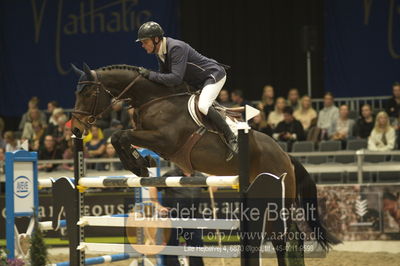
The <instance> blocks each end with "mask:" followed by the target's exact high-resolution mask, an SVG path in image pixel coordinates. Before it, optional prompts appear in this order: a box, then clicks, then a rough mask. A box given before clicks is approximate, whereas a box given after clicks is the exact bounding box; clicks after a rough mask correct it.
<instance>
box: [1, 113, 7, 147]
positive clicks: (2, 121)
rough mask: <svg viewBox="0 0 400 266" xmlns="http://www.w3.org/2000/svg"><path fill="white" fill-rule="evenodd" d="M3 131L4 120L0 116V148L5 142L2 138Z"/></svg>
mask: <svg viewBox="0 0 400 266" xmlns="http://www.w3.org/2000/svg"><path fill="white" fill-rule="evenodd" d="M3 131H4V120H3V118H1V117H0V148H4V147H5V146H6V143H5V142H4V139H3Z"/></svg>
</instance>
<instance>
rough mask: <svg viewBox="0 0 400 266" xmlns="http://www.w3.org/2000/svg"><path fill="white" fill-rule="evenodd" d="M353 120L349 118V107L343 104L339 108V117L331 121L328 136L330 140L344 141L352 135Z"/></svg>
mask: <svg viewBox="0 0 400 266" xmlns="http://www.w3.org/2000/svg"><path fill="white" fill-rule="evenodd" d="M354 123H355V122H354V120H353V119H349V107H348V106H347V105H346V104H343V105H342V106H340V108H339V117H338V118H337V119H336V120H334V121H333V122H332V125H331V127H330V128H329V129H328V136H329V138H330V139H332V140H342V141H345V140H347V139H348V138H349V137H351V136H353V127H354Z"/></svg>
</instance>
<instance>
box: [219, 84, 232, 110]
mask: <svg viewBox="0 0 400 266" xmlns="http://www.w3.org/2000/svg"><path fill="white" fill-rule="evenodd" d="M218 102H219V104H220V105H222V106H224V107H227V108H230V107H232V106H233V102H231V100H230V99H229V92H228V90H227V89H222V90H221V91H220V92H219V95H218Z"/></svg>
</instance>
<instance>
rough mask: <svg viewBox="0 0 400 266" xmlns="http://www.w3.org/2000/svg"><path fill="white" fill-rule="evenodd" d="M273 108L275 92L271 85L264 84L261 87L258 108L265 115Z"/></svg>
mask: <svg viewBox="0 0 400 266" xmlns="http://www.w3.org/2000/svg"><path fill="white" fill-rule="evenodd" d="M274 108H275V92H274V87H273V86H272V85H266V86H264V89H263V95H262V97H261V102H260V105H259V106H258V109H260V110H262V111H263V112H264V115H265V117H268V116H269V113H271V112H272V111H274Z"/></svg>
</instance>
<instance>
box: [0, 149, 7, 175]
mask: <svg viewBox="0 0 400 266" xmlns="http://www.w3.org/2000/svg"><path fill="white" fill-rule="evenodd" d="M5 160H6V155H5V150H4V148H1V147H0V174H4V172H5V166H6V164H5Z"/></svg>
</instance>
